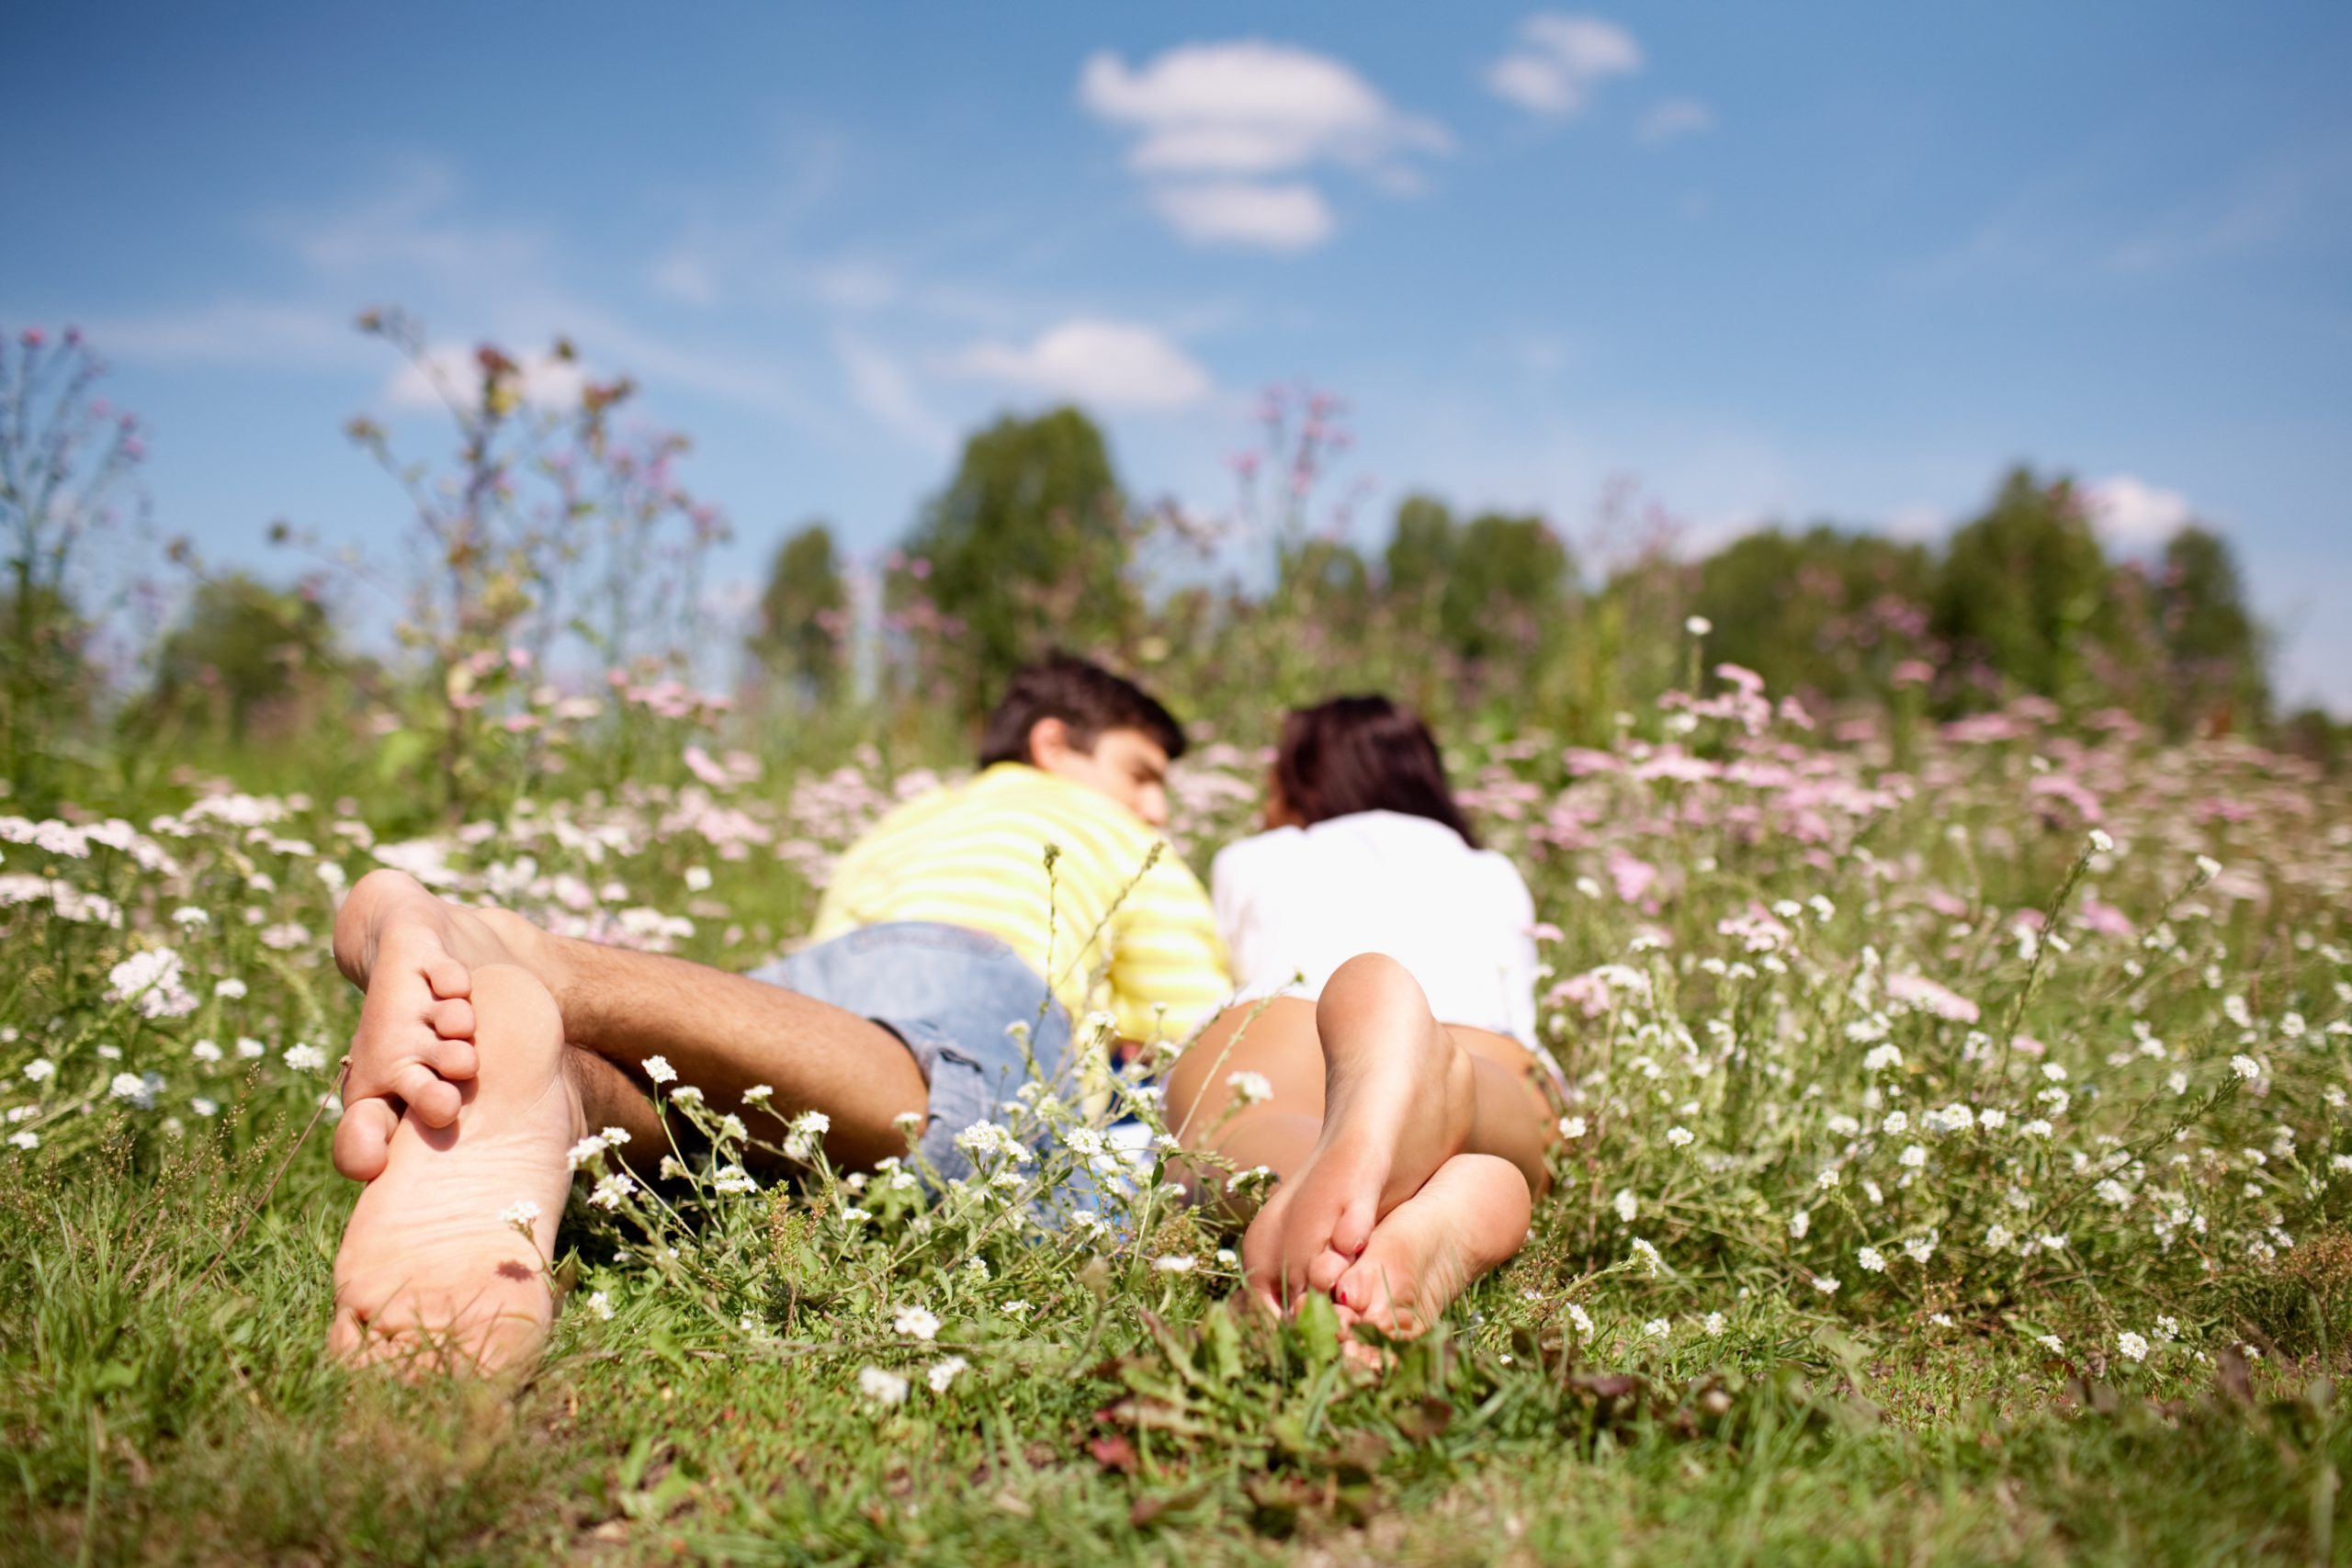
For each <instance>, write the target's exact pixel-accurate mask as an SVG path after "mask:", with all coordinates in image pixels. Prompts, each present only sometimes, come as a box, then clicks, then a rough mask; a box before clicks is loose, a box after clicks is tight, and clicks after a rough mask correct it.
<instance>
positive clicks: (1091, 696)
mask: <svg viewBox="0 0 2352 1568" xmlns="http://www.w3.org/2000/svg"><path fill="white" fill-rule="evenodd" d="M1041 718H1057V719H1060V720H1061V721H1062V725H1063V728H1066V729H1068V730H1069V742H1070V744H1071V745H1073V746H1075V747H1077V748H1078V749H1079V750H1081V751H1087V752H1091V751H1092V750H1094V742H1095V741H1096V740H1097V739H1101V738H1102V736H1103V732H1104V731H1106V730H1112V729H1139V730H1141V731H1143V733H1144V734H1146V735H1148V736H1150V737H1151V738H1152V739H1153V740H1155V741H1157V742H1158V743H1159V749H1160V750H1163V751H1165V752H1167V753H1168V760H1169V761H1171V762H1172V761H1175V760H1176V759H1177V758H1179V757H1181V756H1182V755H1183V754H1184V731H1183V728H1182V726H1180V725H1179V724H1177V722H1176V717H1175V716H1174V715H1173V714H1171V713H1170V712H1169V711H1168V710H1167V709H1166V708H1164V707H1162V706H1160V705H1159V700H1158V699H1157V698H1155V697H1153V696H1152V694H1150V693H1148V692H1147V691H1145V690H1144V689H1143V688H1142V687H1141V686H1138V685H1136V683H1135V682H1132V681H1127V680H1123V679H1121V678H1120V677H1119V676H1116V675H1114V674H1112V673H1111V672H1110V671H1108V670H1105V669H1103V667H1102V666H1101V665H1099V664H1092V663H1089V662H1088V661H1087V660H1083V659H1080V658H1079V657H1078V656H1077V655H1076V654H1071V653H1056V654H1052V655H1050V656H1049V657H1047V658H1046V660H1045V661H1044V662H1043V663H1041V664H1031V665H1026V666H1024V667H1023V668H1022V669H1019V670H1016V671H1013V672H1012V684H1010V685H1008V686H1006V687H1005V689H1004V695H1003V697H1002V698H1001V699H1000V700H999V701H998V703H997V705H996V710H995V711H994V712H993V713H991V714H989V721H988V725H987V727H986V728H983V729H982V730H981V731H980V766H982V767H984V768H986V767H992V766H994V765H995V764H996V763H998V762H1030V763H1035V761H1037V759H1036V758H1035V757H1033V756H1031V755H1030V754H1029V731H1030V730H1031V729H1032V728H1035V725H1036V723H1037V721H1038V720H1039V719H1041Z"/></svg>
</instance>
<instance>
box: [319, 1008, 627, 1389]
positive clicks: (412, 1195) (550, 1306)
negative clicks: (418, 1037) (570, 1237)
mask: <svg viewBox="0 0 2352 1568" xmlns="http://www.w3.org/2000/svg"><path fill="white" fill-rule="evenodd" d="M471 981H472V998H473V1006H474V1010H475V1013H476V1017H477V1020H478V1022H477V1027H476V1034H475V1039H476V1042H477V1044H478V1046H479V1051H480V1056H481V1064H480V1068H479V1070H478V1071H477V1072H476V1073H475V1075H474V1076H473V1077H472V1078H470V1079H469V1080H468V1081H467V1082H466V1083H464V1084H463V1085H462V1086H455V1087H453V1089H452V1092H454V1093H456V1094H457V1095H458V1097H459V1100H460V1101H461V1104H460V1108H459V1110H458V1115H457V1118H456V1124H455V1125H454V1126H449V1127H439V1128H436V1127H428V1126H426V1125H424V1123H423V1122H420V1121H419V1120H418V1119H417V1118H416V1117H415V1116H413V1115H410V1116H404V1117H401V1119H400V1122H399V1123H398V1125H397V1126H396V1127H395V1128H394V1129H393V1132H392V1136H391V1143H390V1148H389V1150H388V1152H387V1156H386V1159H385V1162H384V1167H383V1172H382V1174H381V1175H379V1177H377V1178H376V1179H375V1180H373V1181H371V1182H369V1183H368V1186H367V1187H366V1189H365V1190H362V1191H361V1193H360V1194H359V1202H358V1205H357V1206H356V1208H354V1209H353V1210H352V1212H351V1224H350V1225H349V1226H348V1227H347V1228H346V1229H345V1231H344V1233H343V1247H342V1248H341V1250H339V1251H338V1252H337V1253H336V1254H335V1260H334V1306H335V1311H334V1327H333V1328H332V1329H330V1330H329V1331H328V1335H327V1348H328V1349H329V1350H330V1351H331V1352H332V1353H334V1354H335V1355H338V1356H347V1357H350V1358H352V1359H356V1360H359V1361H366V1362H379V1361H397V1362H400V1363H401V1364H402V1365H403V1367H404V1368H405V1369H406V1370H408V1371H412V1372H462V1371H481V1372H492V1371H498V1370H500V1369H502V1368H504V1367H510V1366H514V1365H515V1364H517V1363H518V1362H524V1361H527V1360H528V1359H530V1358H531V1357H533V1356H535V1355H537V1352H538V1349H539V1347H540V1346H541V1345H543V1344H545V1343H546V1341H547V1336H548V1324H549V1322H550V1321H552V1319H553V1315H554V1299H553V1297H552V1296H551V1295H550V1293H549V1292H548V1278H547V1269H548V1261H549V1260H550V1259H551V1258H553V1257H554V1256H555V1232H556V1223H557V1221H558V1220H560V1218H561V1217H562V1213H563V1204H564V1199H565V1198H566V1196H567V1195H568V1194H569V1193H570V1191H571V1171H570V1169H569V1168H568V1167H567V1166H566V1164H565V1161H564V1153H565V1151H566V1150H567V1149H569V1148H570V1147H571V1145H572V1144H574V1143H575V1142H577V1141H578V1140H579V1139H580V1138H581V1137H582V1135H583V1134H584V1133H585V1130H586V1129H585V1127H584V1125H583V1124H582V1120H581V1113H580V1101H579V1097H578V1095H577V1094H576V1093H575V1091H574V1090H573V1089H572V1087H571V1081H570V1079H569V1078H568V1077H566V1076H565V1073H564V1070H563V1050H564V1044H563V1020H562V1018H561V1017H560V1015H559V1014H558V1012H557V1011H556V1005H555V998H553V997H551V996H549V995H548V990H547V987H544V986H542V985H540V984H539V983H538V981H537V980H536V979H534V978H532V977H531V976H529V975H528V974H526V972H525V971H523V970H521V969H518V968H516V967H515V966H514V965H512V964H491V965H488V966H485V967H483V968H480V969H477V970H475V971H473V973H472V976H471ZM518 1205H520V1206H521V1207H519V1208H518V1207H517V1206H518ZM515 1216H520V1218H521V1223H520V1224H518V1223H517V1219H516V1217H515Z"/></svg>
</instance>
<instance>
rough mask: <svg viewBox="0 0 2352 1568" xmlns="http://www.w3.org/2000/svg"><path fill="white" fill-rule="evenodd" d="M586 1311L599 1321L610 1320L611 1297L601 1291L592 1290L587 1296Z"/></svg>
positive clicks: (611, 1309) (611, 1312) (611, 1311)
mask: <svg viewBox="0 0 2352 1568" xmlns="http://www.w3.org/2000/svg"><path fill="white" fill-rule="evenodd" d="M588 1311H589V1312H590V1313H591V1314H593V1315H594V1317H595V1319H596V1321H597V1322H599V1323H610V1322H612V1321H613V1298H612V1297H610V1296H608V1295H606V1294H605V1292H602V1291H596V1292H592V1293H591V1294H590V1295H589V1297H588Z"/></svg>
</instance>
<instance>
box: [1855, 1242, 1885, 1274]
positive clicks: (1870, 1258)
mask: <svg viewBox="0 0 2352 1568" xmlns="http://www.w3.org/2000/svg"><path fill="white" fill-rule="evenodd" d="M1854 1261H1855V1262H1857V1263H1859V1264H1860V1265H1861V1266H1862V1272H1863V1273H1865V1274H1883V1273H1885V1272H1886V1255H1885V1254H1884V1253H1883V1252H1881V1251H1880V1250H1879V1249H1878V1248H1877V1247H1864V1248H1862V1250H1861V1251H1860V1252H1859V1253H1857V1254H1855V1255H1854Z"/></svg>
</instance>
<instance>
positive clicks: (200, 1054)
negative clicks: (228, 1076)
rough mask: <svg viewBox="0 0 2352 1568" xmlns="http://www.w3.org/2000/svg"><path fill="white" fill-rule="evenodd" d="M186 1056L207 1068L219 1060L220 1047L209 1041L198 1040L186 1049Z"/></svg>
mask: <svg viewBox="0 0 2352 1568" xmlns="http://www.w3.org/2000/svg"><path fill="white" fill-rule="evenodd" d="M187 1054H188V1055H191V1056H193V1057H195V1058H196V1059H197V1060H198V1061H199V1062H202V1063H203V1064H204V1065H205V1066H208V1067H209V1066H211V1065H212V1064H213V1063H215V1062H217V1061H219V1060H220V1046H218V1045H216V1044H214V1043H212V1042H211V1041H209V1040H199V1041H198V1042H197V1043H195V1044H193V1045H191V1046H189V1047H188V1048H187Z"/></svg>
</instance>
